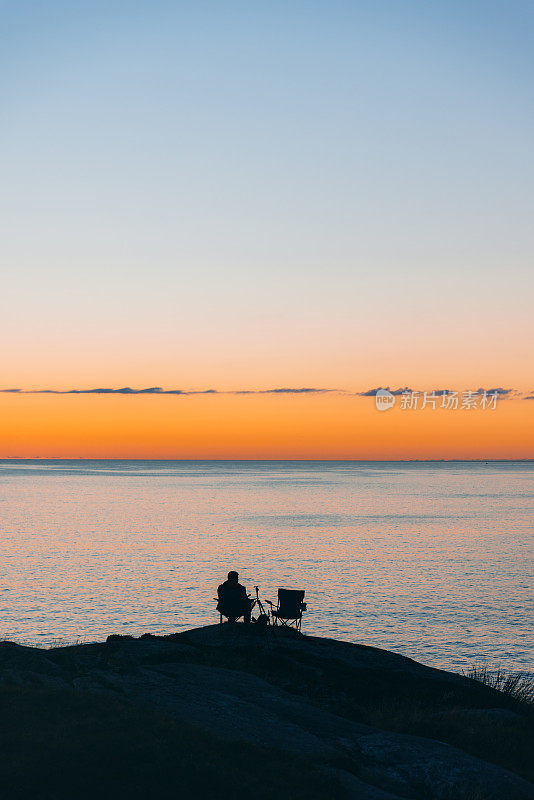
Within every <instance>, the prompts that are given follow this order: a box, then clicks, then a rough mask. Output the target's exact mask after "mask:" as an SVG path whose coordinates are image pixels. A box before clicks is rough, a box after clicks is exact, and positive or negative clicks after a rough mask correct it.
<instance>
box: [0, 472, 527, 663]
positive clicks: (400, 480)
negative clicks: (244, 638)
mask: <svg viewBox="0 0 534 800" xmlns="http://www.w3.org/2000/svg"><path fill="white" fill-rule="evenodd" d="M533 508H534V463H532V462H527V463H525V462H505V463H479V462H477V463H472V462H469V463H466V462H464V463H461V462H455V463H442V462H433V463H431V462H426V463H414V462H411V463H401V462H380V463H376V462H239V461H227V462H221V461H203V462H199V461H196V462H187V461H43V460H37V461H0V524H1V544H0V552H1V558H2V570H1V574H2V578H1V583H0V608H1V617H0V619H1V623H0V637H1V638H7V639H13V640H17V641H21V642H36V643H43V644H48V643H50V642H51V641H52V640H54V639H64V640H67V641H73V640H76V639H78V638H81V639H82V640H94V639H102V638H104V637H105V636H107V635H108V634H109V633H122V634H125V633H129V634H133V635H138V634H141V633H143V632H146V631H150V632H153V633H169V632H171V631H178V630H183V629H186V628H189V627H193V626H197V625H205V624H208V623H213V622H217V621H218V615H217V614H216V613H215V609H214V606H215V604H214V602H213V599H212V598H213V597H214V596H215V591H216V587H217V584H218V583H219V582H220V581H221V580H222V579H223V578H224V577H225V575H226V572H228V570H229V569H237V570H238V571H239V573H240V576H241V580H242V582H243V583H245V584H246V586H247V588H249V589H252V587H253V586H254V585H256V584H257V585H259V586H260V590H261V596H262V597H264V598H267V599H270V600H275V598H276V590H277V587H279V586H282V587H287V588H302V589H305V590H306V599H307V601H308V609H309V610H308V613H307V615H306V617H305V622H304V626H303V628H304V630H305V631H306V632H308V633H313V634H319V635H325V636H334V637H337V638H340V639H346V640H348V641H352V642H362V643H365V644H371V645H376V646H378V647H383V648H387V649H391V650H394V651H397V652H399V653H403V654H405V655H409V656H412V657H413V658H416V659H418V660H420V661H423V662H424V663H427V664H433V665H437V666H445V667H451V668H461V667H465V666H467V665H470V664H472V663H475V662H476V663H481V662H487V663H489V664H490V665H492V666H499V665H500V666H503V667H507V668H512V669H521V670H525V669H526V670H531V669H532V666H531V665H532V661H531V656H532V651H531V650H530V649H529V638H528V637H529V607H531V606H530V603H531V598H532V591H531V590H532V582H531V577H532V570H531V555H532V550H531V547H532V534H533V518H534V515H533Z"/></svg>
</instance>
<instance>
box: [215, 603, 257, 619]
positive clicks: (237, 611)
mask: <svg viewBox="0 0 534 800" xmlns="http://www.w3.org/2000/svg"><path fill="white" fill-rule="evenodd" d="M213 599H214V600H216V601H217V604H220V601H219V598H218V597H214V598H213ZM249 602H250V610H251V611H252V609H253V608H254V606H255V605H256V600H251V599H250V598H249ZM217 611H218V612H219V625H222V624H223V617H226V618H227V619H228V622H237V620H238V619H240V617H242V616H244V614H245V611H244V609H243V606H242V605H241V604H240V605H238V606H234V605H233V604H232V603H226V604H225V605H224V606H223V608H222V610H221V609H220V608H218V609H217Z"/></svg>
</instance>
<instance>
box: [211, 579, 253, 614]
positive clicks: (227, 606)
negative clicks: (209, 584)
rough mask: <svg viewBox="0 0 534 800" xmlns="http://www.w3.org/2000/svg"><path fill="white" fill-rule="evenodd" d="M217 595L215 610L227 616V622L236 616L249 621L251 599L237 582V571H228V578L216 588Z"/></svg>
mask: <svg viewBox="0 0 534 800" xmlns="http://www.w3.org/2000/svg"><path fill="white" fill-rule="evenodd" d="M217 597H218V598H219V602H218V603H217V611H219V612H220V613H221V614H222V615H223V616H225V617H228V622H235V621H236V619H237V618H238V617H243V620H244V622H250V612H251V609H252V601H251V600H250V598H249V597H248V595H247V590H246V589H245V587H244V586H242V585H241V584H240V583H239V575H238V573H237V572H233V571H232V572H229V573H228V580H227V581H225V582H224V583H221V585H220V586H219V588H218V589H217Z"/></svg>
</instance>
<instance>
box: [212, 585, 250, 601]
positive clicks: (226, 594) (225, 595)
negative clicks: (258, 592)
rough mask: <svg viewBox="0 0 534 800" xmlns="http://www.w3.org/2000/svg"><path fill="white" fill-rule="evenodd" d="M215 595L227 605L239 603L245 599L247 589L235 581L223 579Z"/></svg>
mask: <svg viewBox="0 0 534 800" xmlns="http://www.w3.org/2000/svg"><path fill="white" fill-rule="evenodd" d="M217 597H218V598H219V600H220V601H221V602H222V603H225V604H227V605H231V606H233V605H237V606H239V605H241V604H242V603H243V601H244V600H246V599H247V590H246V589H245V587H244V586H242V585H241V584H240V583H237V581H225V582H224V583H221V585H220V586H219V587H218V589H217Z"/></svg>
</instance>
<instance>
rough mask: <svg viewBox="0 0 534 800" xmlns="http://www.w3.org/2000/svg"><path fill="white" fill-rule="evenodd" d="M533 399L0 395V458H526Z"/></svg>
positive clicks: (531, 443)
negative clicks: (390, 401)
mask: <svg viewBox="0 0 534 800" xmlns="http://www.w3.org/2000/svg"><path fill="white" fill-rule="evenodd" d="M533 423H534V401H524V400H519V399H506V400H505V399H501V400H499V402H498V404H497V408H496V410H489V409H486V410H481V409H477V410H471V411H465V410H444V409H443V410H442V409H436V410H432V409H425V410H424V411H422V410H415V411H414V410H402V409H400V408H398V407H396V408H395V409H393V410H391V411H387V412H382V413H381V412H378V411H377V410H376V408H375V404H374V399H373V398H369V397H366V398H355V397H350V396H346V395H338V394H324V395H313V396H302V395H300V396H299V395H287V396H286V395H276V396H273V395H252V396H235V395H218V396H213V395H207V396H198V395H195V396H185V397H184V396H180V397H176V396H150V395H149V396H140V395H136V396H134V397H131V396H121V395H113V396H102V395H99V396H91V395H77V396H69V395H31V394H28V395H20V394H13V395H12V394H5V395H2V396H0V457H1V458H39V457H44V458H47V457H48V458H183V459H189V458H190V459H202V458H206V459H210V458H213V459H226V458H227V459H286V458H287V459H334V460H335V459H370V460H372V459H377V460H380V459H441V458H443V459H453V458H465V459H490V458H533V457H534V424H533Z"/></svg>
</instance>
